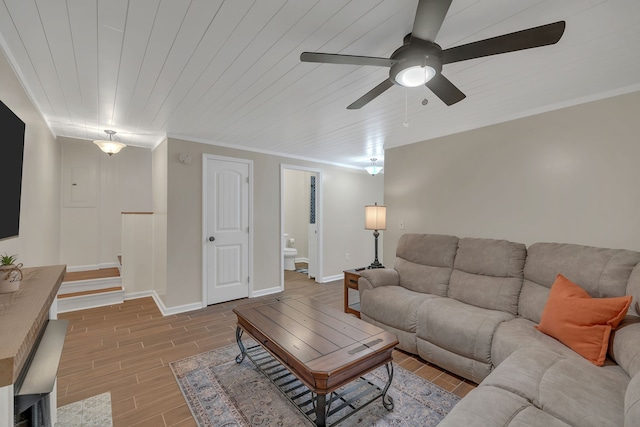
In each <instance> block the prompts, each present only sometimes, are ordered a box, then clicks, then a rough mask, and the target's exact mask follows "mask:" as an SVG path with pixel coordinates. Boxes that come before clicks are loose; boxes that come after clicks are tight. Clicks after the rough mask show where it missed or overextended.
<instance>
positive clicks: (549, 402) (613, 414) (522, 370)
mask: <svg viewBox="0 0 640 427" xmlns="http://www.w3.org/2000/svg"><path fill="white" fill-rule="evenodd" d="M628 383H629V377H628V376H627V374H626V373H625V372H624V371H623V370H622V369H621V368H620V367H619V366H617V365H608V366H603V367H598V366H595V365H593V364H592V363H590V362H588V361H586V360H584V359H581V358H574V357H569V358H568V357H565V356H562V355H560V354H558V353H555V352H552V351H549V350H545V349H542V348H531V347H530V348H522V349H520V350H518V351H516V352H514V353H513V354H512V355H511V356H509V357H508V358H507V359H506V360H505V361H504V362H502V364H500V366H498V367H497V368H496V369H495V370H494V371H493V372H491V374H489V376H488V377H487V378H486V379H485V380H484V381H483V383H482V384H483V385H487V386H493V387H497V388H501V389H503V390H506V391H509V392H511V393H514V394H517V395H519V396H521V397H523V398H524V399H526V400H528V401H530V402H531V403H532V404H533V405H534V406H536V407H538V408H544V411H545V412H547V413H548V414H550V415H552V416H553V417H555V418H558V419H560V420H562V421H564V422H565V423H567V424H569V425H573V426H581V427H601V426H620V427H622V426H623V425H624V400H625V390H626V389H627V385H628Z"/></svg>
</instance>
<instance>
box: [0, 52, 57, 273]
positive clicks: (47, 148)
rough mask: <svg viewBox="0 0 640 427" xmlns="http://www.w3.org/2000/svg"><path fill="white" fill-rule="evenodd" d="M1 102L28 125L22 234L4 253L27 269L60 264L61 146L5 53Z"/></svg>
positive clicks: (2, 246)
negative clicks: (32, 101) (13, 257)
mask: <svg viewBox="0 0 640 427" xmlns="http://www.w3.org/2000/svg"><path fill="white" fill-rule="evenodd" d="M0 100H1V101H2V102H4V104H5V105H6V106H7V107H9V108H10V109H11V110H12V111H13V112H14V113H15V114H16V115H17V116H18V117H20V119H21V120H22V121H23V122H25V124H26V127H25V138H24V162H23V170H22V189H21V191H22V194H21V205H20V234H19V236H18V237H12V238H6V239H2V240H0V253H5V252H6V253H8V254H10V255H12V254H18V255H19V261H20V262H22V263H23V264H24V265H25V266H27V267H32V266H38V265H50V264H58V263H60V259H59V256H58V248H59V244H60V228H59V224H60V146H59V144H58V142H57V141H56V140H55V139H54V137H53V135H52V134H51V132H50V131H49V128H48V127H47V125H46V123H45V121H44V119H43V118H42V116H41V115H40V113H39V112H38V111H37V110H36V108H35V107H34V105H33V104H32V103H31V100H30V98H29V97H28V96H27V94H26V92H25V91H24V89H23V87H22V85H21V84H20V82H19V81H18V79H17V77H16V75H15V73H14V72H13V69H12V68H11V66H10V65H9V63H8V61H7V59H6V57H5V56H4V53H3V52H2V51H1V50H0ZM1 144H2V142H0V145H1Z"/></svg>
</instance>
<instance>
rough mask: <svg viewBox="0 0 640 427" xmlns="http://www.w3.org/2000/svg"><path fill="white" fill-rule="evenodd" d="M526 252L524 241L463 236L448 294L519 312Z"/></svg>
mask: <svg viewBox="0 0 640 427" xmlns="http://www.w3.org/2000/svg"><path fill="white" fill-rule="evenodd" d="M526 254H527V249H526V247H525V245H523V244H522V243H513V242H508V241H506V240H494V239H472V238H464V239H460V241H459V242H458V252H457V254H456V258H455V263H454V270H453V272H452V273H451V280H450V282H449V293H448V296H449V297H450V298H454V299H457V300H458V301H462V302H465V303H467V304H472V305H475V306H476V307H482V308H487V309H489V310H500V311H505V312H507V313H511V314H514V315H515V314H517V313H518V296H519V295H520V289H521V287H522V276H523V268H524V262H525V257H526Z"/></svg>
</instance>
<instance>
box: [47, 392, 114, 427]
mask: <svg viewBox="0 0 640 427" xmlns="http://www.w3.org/2000/svg"><path fill="white" fill-rule="evenodd" d="M112 426H113V421H112V420H111V393H109V392H107V393H102V394H99V395H97V396H92V397H89V398H87V399H84V400H80V401H78V402H74V403H70V404H68V405H65V406H61V407H59V408H58V421H57V422H56V427H112Z"/></svg>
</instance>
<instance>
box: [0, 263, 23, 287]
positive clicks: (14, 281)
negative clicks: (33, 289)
mask: <svg viewBox="0 0 640 427" xmlns="http://www.w3.org/2000/svg"><path fill="white" fill-rule="evenodd" d="M16 261H18V255H7V254H6V253H4V254H3V255H0V294H2V293H7V292H15V291H17V290H18V289H19V288H20V281H22V270H21V268H22V263H20V264H16Z"/></svg>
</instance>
